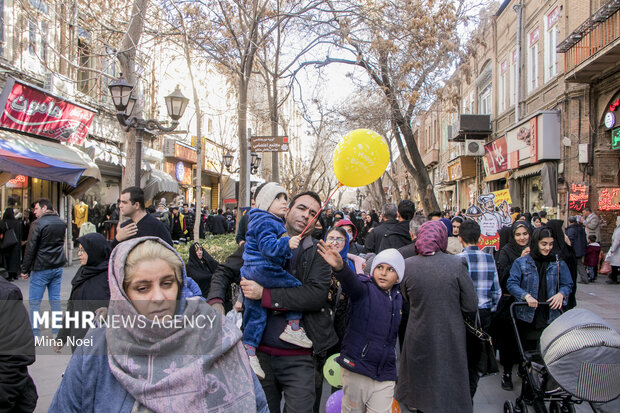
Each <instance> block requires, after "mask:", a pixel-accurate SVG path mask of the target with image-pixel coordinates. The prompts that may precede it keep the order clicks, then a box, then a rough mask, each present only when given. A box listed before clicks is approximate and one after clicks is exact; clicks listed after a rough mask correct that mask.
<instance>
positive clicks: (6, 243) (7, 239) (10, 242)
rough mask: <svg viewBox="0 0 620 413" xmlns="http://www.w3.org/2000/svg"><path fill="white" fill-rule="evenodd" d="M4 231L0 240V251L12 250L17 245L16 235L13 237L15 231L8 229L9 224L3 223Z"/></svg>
mask: <svg viewBox="0 0 620 413" xmlns="http://www.w3.org/2000/svg"><path fill="white" fill-rule="evenodd" d="M4 226H5V231H4V234H2V239H0V250H4V249H9V248H13V247H14V246H15V245H17V235H15V230H14V229H13V228H10V227H9V224H7V223H6V222H5V223H4Z"/></svg>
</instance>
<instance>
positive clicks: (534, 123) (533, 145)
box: [530, 117, 538, 163]
mask: <svg viewBox="0 0 620 413" xmlns="http://www.w3.org/2000/svg"><path fill="white" fill-rule="evenodd" d="M536 162H538V118H537V117H533V118H532V119H530V163H536Z"/></svg>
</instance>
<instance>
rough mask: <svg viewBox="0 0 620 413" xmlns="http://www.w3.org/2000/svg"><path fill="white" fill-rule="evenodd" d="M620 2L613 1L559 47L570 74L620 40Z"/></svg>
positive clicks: (566, 70)
mask: <svg viewBox="0 0 620 413" xmlns="http://www.w3.org/2000/svg"><path fill="white" fill-rule="evenodd" d="M619 8H620V1H618V0H612V1H610V2H608V3H607V4H605V5H604V6H603V7H601V8H600V9H599V10H598V11H597V12H596V13H594V14H593V15H592V16H591V17H590V18H589V19H588V20H586V21H585V22H584V23H583V24H581V25H580V26H579V27H578V28H577V29H575V31H573V32H572V33H571V34H570V35H569V36H568V37H567V38H566V39H565V40H564V41H563V42H562V43H561V44H559V45H558V47H557V52H558V53H564V73H565V74H569V72H570V71H571V70H573V69H575V68H576V67H578V66H579V65H581V64H582V63H583V62H585V61H587V60H588V59H590V58H591V57H593V56H595V55H596V54H597V53H598V52H599V51H601V50H603V49H605V47H607V46H608V45H610V44H611V43H612V42H614V40H616V39H618V38H620V10H619Z"/></svg>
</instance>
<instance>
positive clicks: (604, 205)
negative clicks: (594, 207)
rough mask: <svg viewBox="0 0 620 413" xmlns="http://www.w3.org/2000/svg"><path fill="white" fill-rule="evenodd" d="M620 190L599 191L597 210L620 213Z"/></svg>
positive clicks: (605, 189) (607, 189)
mask: <svg viewBox="0 0 620 413" xmlns="http://www.w3.org/2000/svg"><path fill="white" fill-rule="evenodd" d="M619 193H620V188H604V189H601V191H600V192H599V196H598V209H599V210H601V211H620V199H619V198H620V196H619V195H618V194H619Z"/></svg>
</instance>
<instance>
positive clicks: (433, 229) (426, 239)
mask: <svg viewBox="0 0 620 413" xmlns="http://www.w3.org/2000/svg"><path fill="white" fill-rule="evenodd" d="M447 247H448V230H447V229H446V226H445V225H444V224H443V222H439V221H427V222H425V223H424V224H422V225H421V226H420V228H419V229H418V237H417V238H416V240H415V250H416V252H417V253H418V255H426V256H429V255H434V254H435V253H436V252H437V251H445V250H446V248H447Z"/></svg>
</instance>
